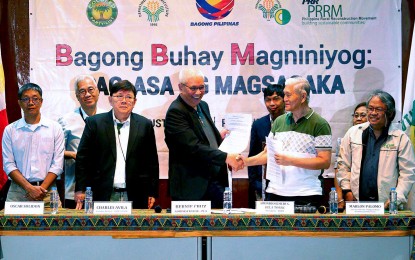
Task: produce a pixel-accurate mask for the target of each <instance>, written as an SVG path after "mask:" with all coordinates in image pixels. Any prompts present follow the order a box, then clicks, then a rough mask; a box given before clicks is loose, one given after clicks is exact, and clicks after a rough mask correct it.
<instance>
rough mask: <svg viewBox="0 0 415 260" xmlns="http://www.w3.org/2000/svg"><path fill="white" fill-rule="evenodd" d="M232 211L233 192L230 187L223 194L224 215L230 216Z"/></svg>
mask: <svg viewBox="0 0 415 260" xmlns="http://www.w3.org/2000/svg"><path fill="white" fill-rule="evenodd" d="M231 209H232V191H231V189H229V187H226V188H225V191H224V192H223V213H225V214H229V213H231Z"/></svg>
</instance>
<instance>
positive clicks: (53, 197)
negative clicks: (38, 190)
mask: <svg viewBox="0 0 415 260" xmlns="http://www.w3.org/2000/svg"><path fill="white" fill-rule="evenodd" d="M58 207H59V193H58V190H57V189H56V187H52V190H51V192H50V209H51V210H52V214H56V213H58Z"/></svg>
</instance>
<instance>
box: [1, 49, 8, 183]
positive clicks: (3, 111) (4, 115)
mask: <svg viewBox="0 0 415 260" xmlns="http://www.w3.org/2000/svg"><path fill="white" fill-rule="evenodd" d="M7 124H8V120H7V113H6V84H5V80H4V71H3V62H2V58H1V52H0V137H3V131H4V128H5V127H6V126H7ZM0 154H2V153H1V146H0ZM6 182H7V175H6V173H5V172H4V171H3V158H1V160H0V190H1V189H3V186H4V184H6Z"/></svg>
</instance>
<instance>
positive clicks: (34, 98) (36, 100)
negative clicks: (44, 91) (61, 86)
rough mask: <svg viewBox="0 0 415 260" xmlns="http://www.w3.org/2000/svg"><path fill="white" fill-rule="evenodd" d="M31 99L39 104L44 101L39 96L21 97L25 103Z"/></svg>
mask: <svg viewBox="0 0 415 260" xmlns="http://www.w3.org/2000/svg"><path fill="white" fill-rule="evenodd" d="M30 100H32V102H33V104H35V105H37V104H39V103H40V102H41V101H42V98H38V97H32V98H29V97H24V98H21V99H20V101H22V102H23V103H25V104H26V105H27V104H29V102H30Z"/></svg>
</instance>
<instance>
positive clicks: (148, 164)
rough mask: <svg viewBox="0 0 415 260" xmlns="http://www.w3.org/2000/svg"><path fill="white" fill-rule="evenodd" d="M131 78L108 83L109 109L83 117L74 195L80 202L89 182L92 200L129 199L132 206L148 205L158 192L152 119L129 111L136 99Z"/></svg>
mask: <svg viewBox="0 0 415 260" xmlns="http://www.w3.org/2000/svg"><path fill="white" fill-rule="evenodd" d="M136 94H137V91H136V89H135V87H134V85H133V84H131V83H130V82H129V81H127V80H123V81H120V82H117V83H115V84H114V85H112V86H110V97H109V102H110V104H111V106H112V107H113V109H112V110H111V111H110V112H108V113H102V114H99V115H95V116H92V117H88V118H87V119H86V125H85V129H84V132H83V134H82V138H81V141H80V144H79V148H78V154H77V157H76V170H75V176H76V187H75V191H76V194H75V200H76V201H77V209H81V208H82V201H83V199H84V191H85V188H86V187H91V188H92V191H93V192H94V200H96V201H118V200H128V201H132V202H133V208H151V207H152V206H153V205H154V202H155V197H157V196H158V179H159V164H158V156H157V149H156V140H155V136H154V129H153V125H152V123H151V121H150V120H148V119H147V118H145V117H143V116H140V115H138V114H135V113H132V110H133V108H134V106H135V103H136V101H137V99H136Z"/></svg>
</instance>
